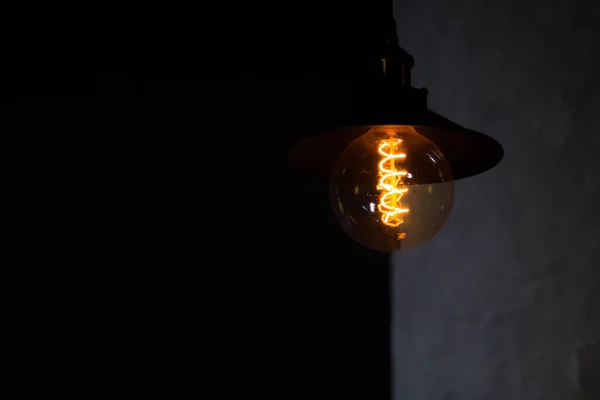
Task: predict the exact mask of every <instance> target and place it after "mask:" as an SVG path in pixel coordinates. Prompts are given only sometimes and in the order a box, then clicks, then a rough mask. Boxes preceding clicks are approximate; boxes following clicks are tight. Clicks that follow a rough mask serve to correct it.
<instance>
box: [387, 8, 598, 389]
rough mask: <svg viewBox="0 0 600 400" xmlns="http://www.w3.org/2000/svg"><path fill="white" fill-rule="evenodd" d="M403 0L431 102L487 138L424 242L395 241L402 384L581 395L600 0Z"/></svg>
mask: <svg viewBox="0 0 600 400" xmlns="http://www.w3.org/2000/svg"><path fill="white" fill-rule="evenodd" d="M594 3H597V2H595V1H583V0H570V1H547V0H546V1H540V0H535V1H533V0H532V1H523V0H520V1H515V0H510V1H505V2H497V1H482V0H456V1H446V0H419V1H413V0H411V1H408V0H407V1H403V0H398V1H396V4H395V10H396V12H395V13H396V20H397V23H398V34H399V36H400V43H401V45H402V46H403V47H405V48H406V49H407V50H408V51H409V52H410V53H411V54H412V55H413V56H414V57H415V59H416V65H415V69H414V70H413V84H414V85H415V86H417V87H421V86H425V87H427V88H429V93H430V95H429V104H430V107H431V108H432V109H434V110H436V111H438V112H440V113H441V114H443V115H445V116H447V117H449V118H451V119H453V120H455V121H457V122H458V123H460V124H463V125H465V126H469V127H471V128H474V129H477V130H480V131H483V132H486V133H488V134H489V135H491V136H493V137H494V138H496V139H498V140H499V141H500V142H501V143H502V144H503V146H504V148H505V152H506V156H505V159H504V160H503V162H502V163H501V165H500V166H498V167H497V168H496V169H494V170H491V171H489V172H487V173H485V174H482V175H480V176H477V177H474V178H470V179H467V180H464V181H459V182H457V184H456V200H455V206H454V210H453V214H452V216H451V218H450V220H449V222H448V223H447V225H446V227H445V228H444V230H443V231H442V232H440V233H439V234H438V235H437V236H436V237H435V238H434V239H433V240H432V241H431V242H429V243H427V244H425V245H423V246H421V247H420V248H417V249H414V250H413V251H409V252H407V253H405V254H401V255H397V256H394V259H393V262H394V265H395V268H394V285H395V286H394V292H395V293H394V305H393V307H394V332H393V338H394V340H393V346H394V363H395V365H394V392H395V394H394V397H395V399H397V400H400V399H402V400H404V399H409V400H420V399H427V400H433V399H443V400H454V399H460V400H469V399H486V400H493V399H502V400H506V399H511V400H520V399H528V400H537V399H539V400H553V399H557V400H568V399H577V398H580V389H579V384H578V379H577V361H576V360H577V359H576V351H577V348H578V347H580V346H583V345H584V344H587V343H591V342H593V341H596V340H598V339H600V211H599V209H600V90H599V87H600V85H599V83H600V78H599V77H600V34H599V30H600V25H599V24H598V21H599V20H600V13H599V11H598V9H600V4H598V3H597V4H594Z"/></svg>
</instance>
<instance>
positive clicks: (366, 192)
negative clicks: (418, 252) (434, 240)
mask: <svg viewBox="0 0 600 400" xmlns="http://www.w3.org/2000/svg"><path fill="white" fill-rule="evenodd" d="M418 129H419V127H413V126H409V125H388V126H374V127H372V128H371V129H370V130H369V131H368V132H367V133H365V134H364V135H362V136H361V137H359V138H357V139H356V140H354V141H353V142H352V143H350V144H349V145H348V146H347V147H346V148H345V149H344V151H342V153H341V154H340V156H339V158H338V159H337V161H336V164H335V166H334V168H333V172H332V175H331V182H330V197H331V202H332V206H333V210H334V213H335V215H336V217H337V219H338V221H339V223H340V224H341V226H342V228H343V229H344V231H346V233H347V234H348V235H350V237H352V238H353V239H354V240H356V241H357V242H359V243H360V244H362V245H364V246H366V247H368V248H371V249H374V250H378V251H383V252H396V251H404V250H407V249H410V248H411V247H414V246H416V245H418V244H420V243H422V242H424V241H426V240H428V239H430V238H431V237H432V236H434V235H435V234H436V233H437V232H438V231H439V230H440V229H441V228H442V226H443V225H444V223H445V222H446V220H447V219H448V216H449V215H450V211H451V209H452V202H453V200H454V182H453V177H452V169H451V168H450V163H449V162H448V160H447V159H446V157H445V156H444V155H443V154H442V152H441V151H440V149H439V148H438V147H437V146H436V145H435V144H434V143H433V142H431V141H430V140H429V139H427V138H426V137H425V136H423V135H421V134H419V133H418V132H417V130H418Z"/></svg>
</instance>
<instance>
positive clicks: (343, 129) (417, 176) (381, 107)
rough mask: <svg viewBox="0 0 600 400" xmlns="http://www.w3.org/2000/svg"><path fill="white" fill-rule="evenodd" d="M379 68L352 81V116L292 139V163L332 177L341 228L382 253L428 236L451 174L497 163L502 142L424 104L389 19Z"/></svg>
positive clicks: (448, 197)
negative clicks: (371, 75)
mask: <svg viewBox="0 0 600 400" xmlns="http://www.w3.org/2000/svg"><path fill="white" fill-rule="evenodd" d="M387 21H389V29H387V32H386V35H387V37H386V42H387V46H386V49H385V50H384V51H383V52H382V53H381V54H380V55H379V57H377V59H373V60H372V61H373V63H377V64H378V68H377V69H376V70H377V74H376V76H373V77H372V78H371V79H368V80H363V81H361V82H360V83H359V84H357V85H355V87H354V88H353V97H352V110H351V113H350V115H351V116H350V117H349V118H348V119H347V120H346V121H343V122H342V123H341V124H339V125H338V126H336V127H331V128H328V129H326V130H323V131H320V132H314V134H313V135H311V136H310V137H308V138H306V139H304V140H303V141H301V142H299V143H297V144H295V145H294V146H293V147H292V148H291V149H290V151H289V153H288V157H289V160H290V161H291V163H292V165H293V166H295V167H296V168H298V169H300V170H302V171H304V172H307V173H310V174H313V175H314V176H315V177H317V178H321V179H329V187H330V199H331V204H332V207H333V212H334V213H335V215H336V217H337V220H338V222H339V223H340V225H341V227H342V229H343V230H344V231H345V232H346V233H347V234H348V235H349V236H350V237H352V238H353V239H354V240H356V241H357V242H359V243H360V244H362V245H364V246H366V247H369V248H371V249H374V250H378V251H383V252H397V251H402V250H407V249H409V248H412V247H414V246H416V245H418V244H420V243H423V242H424V241H426V240H428V239H430V238H431V237H433V236H434V235H435V234H436V233H437V232H438V231H439V230H440V229H441V228H442V226H443V225H444V223H445V222H446V220H447V218H448V216H449V215H450V211H451V209H452V203H453V197H454V188H453V186H454V184H453V182H454V180H457V179H463V178H467V177H470V176H473V175H477V174H480V173H482V172H484V171H486V170H488V169H490V168H493V167H494V166H496V165H497V164H498V163H499V162H500V160H501V159H502V157H503V155H504V151H503V149H502V146H501V145H500V144H499V143H498V142H497V141H496V140H494V139H492V138H491V137H489V136H486V135H484V134H482V133H480V132H476V131H474V130H471V129H465V128H463V127H461V126H459V125H458V124H456V123H454V122H452V121H450V120H448V119H446V118H444V117H442V116H440V115H438V114H436V113H435V112H433V111H431V110H429V109H428V108H427V89H424V88H422V89H417V88H414V87H412V86H411V80H410V72H411V69H412V67H413V65H414V59H413V57H412V56H410V55H409V54H408V53H407V52H406V51H404V50H403V49H402V48H400V47H399V46H398V40H397V34H396V23H395V20H394V19H393V18H388V19H387Z"/></svg>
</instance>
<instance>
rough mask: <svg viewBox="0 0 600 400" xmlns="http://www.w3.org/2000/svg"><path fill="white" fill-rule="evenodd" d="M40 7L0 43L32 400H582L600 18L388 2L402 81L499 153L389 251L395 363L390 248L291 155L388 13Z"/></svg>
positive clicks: (326, 110) (366, 5)
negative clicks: (350, 227) (163, 398)
mask: <svg viewBox="0 0 600 400" xmlns="http://www.w3.org/2000/svg"><path fill="white" fill-rule="evenodd" d="M52 7H53V8H52V9H49V10H42V9H40V8H36V9H30V10H27V12H26V13H25V15H27V18H26V20H24V21H23V22H22V23H20V24H19V26H18V28H15V30H14V33H13V35H12V36H11V37H10V40H7V45H8V46H10V45H11V44H14V47H15V55H16V56H15V57H7V59H8V60H10V63H7V64H10V65H9V66H11V67H14V68H12V69H11V70H10V71H11V74H10V75H6V77H7V79H6V81H7V82H8V83H9V88H10V89H11V90H12V92H11V95H13V96H14V97H13V98H14V100H15V102H13V104H16V105H17V111H16V112H14V113H12V109H10V111H11V114H10V115H9V117H13V116H16V117H17V118H18V122H19V123H18V124H15V125H13V126H16V127H17V128H13V129H16V132H17V134H16V135H14V136H15V137H16V138H17V141H16V142H17V146H12V147H10V153H11V155H16V156H17V159H18V161H19V162H18V163H15V164H14V168H15V170H16V172H18V173H24V176H25V177H26V179H22V181H21V184H20V186H21V188H20V190H18V191H17V192H16V197H17V198H18V199H19V201H20V202H21V203H22V204H21V205H24V206H25V207H22V208H23V209H24V210H25V211H23V212H20V213H18V214H17V216H18V217H19V219H20V220H21V221H22V222H21V226H22V228H23V229H24V230H25V231H27V232H28V233H29V234H30V235H33V236H35V239H36V240H34V241H28V242H27V243H29V246H27V247H26V248H25V250H24V251H23V252H22V254H23V256H22V257H23V259H24V260H26V261H25V262H24V263H23V264H24V265H25V268H23V269H21V270H20V271H21V272H22V273H20V274H19V276H18V279H19V283H20V284H19V287H20V289H19V291H18V303H17V304H18V310H19V316H20V318H21V322H20V324H19V325H18V326H19V327H22V330H23V332H24V334H25V335H24V338H25V340H24V341H23V340H21V339H20V338H19V340H18V341H17V342H16V343H20V347H19V349H22V350H23V351H22V352H21V354H23V353H24V356H23V357H20V360H22V363H23V364H24V365H23V366H22V368H20V369H19V370H18V373H17V374H16V377H17V378H18V379H14V380H12V381H13V382H14V383H15V386H17V387H18V388H19V389H20V392H19V393H21V394H22V395H23V397H31V394H32V393H33V392H35V391H38V393H42V391H47V392H48V393H50V396H51V397H52V396H53V397H56V398H58V397H90V396H93V395H95V394H112V393H127V394H129V395H139V394H142V395H145V394H153V393H158V392H160V393H164V394H176V393H178V392H179V393H187V392H192V393H199V394H206V396H209V395H210V396H217V397H224V398H229V397H234V396H240V395H252V396H255V395H260V396H264V397H267V398H269V397H286V398H290V397H291V398H295V397H298V398H300V397H307V396H310V397H312V398H315V397H316V398H331V397H333V398H375V399H376V398H389V397H390V387H391V386H393V392H394V396H395V398H402V399H406V398H409V399H425V398H427V399H429V398H431V399H444V400H451V399H508V398H510V399H544V400H547V399H560V400H563V399H566V398H567V399H571V398H572V399H577V398H579V397H580V395H581V393H582V392H584V391H586V390H583V389H582V388H581V386H582V385H583V383H581V382H583V381H586V382H588V389H587V392H589V393H591V392H592V390H593V388H592V389H590V386H589V385H591V384H590V383H589V382H594V379H592V378H590V377H593V376H594V373H596V374H597V372H594V371H592V370H591V369H590V368H589V367H587V366H589V365H598V363H597V361H595V360H597V357H595V356H594V355H593V354H595V353H593V352H591V351H590V352H588V350H586V349H588V348H590V347H589V346H587V345H588V344H593V343H596V342H597V341H598V339H599V338H600V325H599V324H598V321H600V318H599V314H598V310H599V308H598V304H600V300H599V299H598V293H600V290H599V288H600V280H599V275H598V272H597V268H598V262H597V260H598V259H599V257H600V252H599V249H600V247H599V246H598V238H599V237H600V234H599V232H598V226H600V225H599V224H598V221H599V220H600V215H599V214H598V207H597V204H598V203H599V201H598V199H600V192H599V191H598V190H599V187H600V186H598V184H597V183H598V182H599V180H600V164H599V163H598V157H597V149H598V148H599V146H600V142H599V141H598V140H599V139H600V134H599V132H600V125H599V122H598V121H599V120H598V117H597V115H598V112H597V111H598V109H599V107H600V96H599V94H600V91H599V90H598V88H599V87H600V86H599V81H598V79H599V77H600V76H599V75H598V72H597V71H598V70H600V58H599V57H598V56H599V54H600V52H599V51H598V49H599V48H600V43H599V42H598V40H599V38H600V36H599V35H598V27H599V25H598V23H597V21H598V18H600V16H599V14H598V7H597V5H596V2H594V1H591V0H578V1H558V0H557V1H542V0H539V1H531V2H523V1H517V0H515V1H504V2H494V1H486V2H482V1H475V0H462V1H457V2H446V1H442V0H422V1H402V2H397V4H396V20H397V22H398V30H399V37H400V43H401V45H402V46H403V47H405V48H406V49H407V50H408V51H409V53H411V54H413V55H414V56H415V59H416V67H415V69H414V74H413V84H414V85H415V86H416V87H421V86H425V87H428V88H429V89H430V95H429V104H430V106H431V108H432V109H433V110H434V111H437V112H440V113H441V114H442V115H444V116H446V117H449V118H450V119H452V120H454V121H456V122H458V123H459V124H462V125H464V126H468V127H470V128H473V129H477V130H480V131H482V132H485V133H487V134H489V135H491V136H492V137H494V138H496V139H497V140H499V141H500V142H501V143H502V145H503V146H504V149H505V154H506V155H505V159H504V160H503V161H502V163H501V164H500V165H499V166H498V167H497V168H495V169H493V170H491V171H489V172H486V173H484V174H482V175H480V176H477V177H474V178H470V179H467V180H464V181H460V182H457V183H456V201H455V206H454V210H453V214H452V216H451V218H450V220H449V221H448V223H447V225H446V227H445V228H444V230H443V231H441V232H440V233H439V234H438V235H437V236H436V237H435V238H433V239H432V240H431V241H430V242H428V243H427V244H426V245H424V246H421V247H419V248H417V249H415V250H414V251H411V252H410V253H406V254H401V255H399V256H394V257H392V260H391V263H392V265H393V266H394V273H393V279H394V281H393V287H394V291H393V295H394V300H393V307H394V318H393V323H394V326H393V341H392V343H393V349H390V341H389V325H390V315H389V311H390V310H389V307H390V304H389V303H390V300H389V299H390V287H389V285H390V283H389V275H390V271H389V267H388V264H389V263H390V259H389V257H388V256H385V255H381V254H377V253H372V252H368V251H365V250H362V249H361V248H359V247H357V246H355V245H354V244H352V243H351V242H350V241H349V239H347V238H346V237H345V236H344V235H343V233H341V231H340V230H339V229H338V227H337V225H336V224H335V223H334V222H333V220H332V216H331V214H330V211H329V204H328V202H327V199H326V193H325V187H324V186H322V185H319V184H318V183H314V182H310V181H308V180H305V179H303V178H302V177H301V176H297V175H294V174H292V173H291V172H290V171H288V170H287V169H286V167H285V164H284V160H283V154H284V150H285V149H286V148H287V146H288V144H290V143H292V142H294V141H295V140H296V139H297V138H299V137H302V136H303V135H304V131H305V130H306V128H308V127H312V126H317V125H319V124H327V123H335V121H336V120H338V119H339V118H341V115H343V113H344V110H347V106H348V104H349V102H350V100H349V95H348V94H349V92H350V89H351V87H352V81H353V80H355V79H360V78H361V77H362V76H365V74H366V73H367V72H368V70H369V67H368V65H366V64H365V62H364V60H365V59H366V58H367V57H366V56H365V54H367V53H369V52H370V51H372V50H371V49H373V48H377V46H378V43H376V42H378V41H377V40H376V39H375V37H376V35H377V34H376V32H377V31H378V29H379V24H378V23H377V22H376V21H378V19H377V18H376V16H377V15H379V14H380V13H383V12H384V9H383V8H379V7H378V6H376V5H375V3H373V2H367V1H359V2H352V4H343V3H342V2H318V3H317V2H303V3H302V4H287V3H281V4H280V5H276V4H270V3H262V4H259V3H228V4H223V5H222V6H220V7H219V6H216V5H214V4H210V5H206V6H204V7H202V6H195V7H193V8H192V7H189V8H187V9H183V8H182V9H178V8H175V7H172V8H168V9H167V8H164V7H163V8H160V9H151V8H150V7H144V8H139V9H125V8H121V9H115V8H110V9H109V8H106V9H102V8H100V7H97V8H96V9H89V10H83V9H79V10H73V9H69V10H59V9H57V8H56V7H57V6H56V5H52ZM50 16H52V18H50ZM11 54H12V53H11ZM135 94H138V95H144V98H143V99H141V98H139V96H137V97H136V96H134V95H135ZM68 95H77V97H65V96H68ZM80 95H81V96H80ZM23 96H27V97H23ZM221 160H228V161H221ZM30 254H31V255H32V256H31V261H30V258H29V255H30ZM34 256H35V257H34ZM37 256H41V257H37ZM34 258H35V260H34ZM390 350H393V353H392V354H393V368H391V369H390V364H391V362H390ZM19 351H20V350H19ZM581 360H584V361H585V362H582V361H581ZM595 368H596V371H597V367H595ZM392 372H393V374H392ZM390 376H393V379H392V378H391V377H390ZM581 377H585V379H583V378H581ZM582 379H583V380H582ZM392 381H393V382H392ZM595 381H596V382H598V381H599V380H598V379H596V380H595ZM392 383H393V385H392ZM117 389H119V390H117ZM38 398H43V396H38ZM591 398H593V397H591Z"/></svg>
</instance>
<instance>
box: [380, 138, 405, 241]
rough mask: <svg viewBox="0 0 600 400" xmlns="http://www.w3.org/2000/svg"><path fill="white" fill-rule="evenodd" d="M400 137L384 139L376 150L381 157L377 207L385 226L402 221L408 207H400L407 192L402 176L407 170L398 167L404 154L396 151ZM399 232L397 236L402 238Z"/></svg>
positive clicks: (403, 158)
mask: <svg viewBox="0 0 600 400" xmlns="http://www.w3.org/2000/svg"><path fill="white" fill-rule="evenodd" d="M400 143H402V139H389V140H384V141H383V142H382V143H381V145H379V148H378V149H377V151H378V152H379V154H380V155H381V156H383V159H382V160H381V161H380V162H379V177H380V178H379V184H378V185H377V190H380V191H381V195H380V196H379V204H378V205H377V209H378V210H379V212H380V213H381V222H383V223H384V224H385V225H387V226H391V227H394V228H395V227H397V226H399V225H400V224H402V223H403V222H404V220H403V219H402V215H403V214H405V213H407V212H408V208H404V207H402V196H404V194H406V193H407V192H408V188H406V186H404V183H403V182H402V178H403V177H404V176H406V175H407V171H406V170H403V169H400V168H398V165H397V164H399V163H401V162H403V161H404V160H405V158H406V154H404V153H401V152H398V147H399V145H400ZM403 237H404V235H402V234H401V236H399V238H403Z"/></svg>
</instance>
